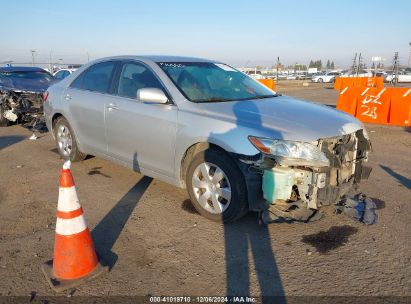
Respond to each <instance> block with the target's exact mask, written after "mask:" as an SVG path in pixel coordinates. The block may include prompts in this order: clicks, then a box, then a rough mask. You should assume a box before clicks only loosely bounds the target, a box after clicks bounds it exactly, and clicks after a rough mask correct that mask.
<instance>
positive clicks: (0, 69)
mask: <svg viewBox="0 0 411 304" xmlns="http://www.w3.org/2000/svg"><path fill="white" fill-rule="evenodd" d="M0 72H10V73H12V72H46V73H47V71H45V70H44V69H42V68H38V67H26V66H13V67H0Z"/></svg>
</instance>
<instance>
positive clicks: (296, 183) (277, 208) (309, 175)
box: [240, 130, 371, 222]
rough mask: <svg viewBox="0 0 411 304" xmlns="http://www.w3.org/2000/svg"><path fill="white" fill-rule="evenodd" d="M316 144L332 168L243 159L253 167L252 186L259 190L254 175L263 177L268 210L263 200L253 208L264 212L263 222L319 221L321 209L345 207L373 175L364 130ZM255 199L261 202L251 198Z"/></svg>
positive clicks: (262, 156) (270, 158)
mask: <svg viewBox="0 0 411 304" xmlns="http://www.w3.org/2000/svg"><path fill="white" fill-rule="evenodd" d="M313 144H314V143H313ZM315 145H316V146H317V147H318V148H319V149H321V151H322V152H323V153H324V154H325V155H326V157H327V158H328V160H329V166H322V167H316V166H315V164H314V166H308V165H299V164H297V165H292V162H290V161H288V160H287V159H285V158H281V157H275V156H272V155H265V154H260V158H259V159H258V160H256V161H252V160H250V159H248V160H245V159H242V158H241V157H240V161H241V162H242V163H246V164H248V165H249V166H250V167H249V169H248V170H247V171H248V174H246V178H247V179H248V183H250V181H251V183H250V184H251V185H255V187H258V182H257V180H258V178H256V177H255V176H254V177H252V175H253V174H257V175H260V180H261V185H260V187H261V188H260V189H262V193H261V192H260V195H262V196H263V198H264V201H265V206H264V207H265V208H266V210H263V211H261V209H262V208H264V207H263V204H262V203H261V201H260V203H257V204H251V206H250V207H251V208H250V209H252V210H253V209H254V210H255V211H260V212H263V214H262V220H263V222H272V221H309V220H315V219H318V218H319V217H320V213H319V212H318V210H319V209H320V208H321V206H324V205H332V204H334V205H338V204H340V206H341V201H344V200H345V199H346V197H347V196H352V195H355V194H358V192H359V187H358V184H359V183H360V181H361V180H362V179H367V178H368V177H369V175H370V173H371V168H370V167H367V166H364V163H365V162H367V158H368V151H369V150H370V149H371V144H370V141H369V140H368V138H367V137H366V135H365V134H364V132H363V130H358V131H356V132H354V133H351V134H347V135H342V136H338V137H332V138H324V139H320V140H318V142H316V143H315ZM243 172H244V169H243ZM247 175H248V177H247ZM261 175H262V177H261ZM251 187H252V186H251ZM254 190H255V189H254ZM252 191H253V190H252ZM249 193H250V189H249ZM251 200H252V201H254V202H255V201H258V199H257V197H255V196H254V197H250V195H249V201H251ZM253 205H254V206H253Z"/></svg>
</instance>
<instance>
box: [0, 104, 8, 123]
mask: <svg viewBox="0 0 411 304" xmlns="http://www.w3.org/2000/svg"><path fill="white" fill-rule="evenodd" d="M4 112H5V110H4V107H3V105H2V104H0V127H7V126H8V125H9V120H8V119H7V118H6V117H4Z"/></svg>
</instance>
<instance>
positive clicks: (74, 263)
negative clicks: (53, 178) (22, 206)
mask: <svg viewBox="0 0 411 304" xmlns="http://www.w3.org/2000/svg"><path fill="white" fill-rule="evenodd" d="M42 270H43V273H44V275H45V276H46V279H47V281H48V283H49V284H50V286H51V288H53V289H54V290H55V291H63V290H67V289H69V288H72V287H74V286H77V285H79V284H80V283H82V282H84V281H87V280H89V279H92V278H94V277H95V276H97V275H99V274H101V273H102V272H103V271H105V270H107V267H104V266H102V264H101V263H100V262H99V260H98V258H97V254H96V251H95V249H94V244H93V240H92V238H91V234H90V231H89V229H88V227H87V224H86V220H85V218H84V214H83V208H82V207H81V205H80V203H79V200H78V198H77V192H76V187H75V185H74V180H73V176H72V175H71V171H70V161H67V162H66V163H64V165H63V169H62V170H61V173H60V187H59V199H58V205H57V222H56V234H55V239H54V259H53V260H52V261H48V262H46V263H45V264H44V265H43V267H42Z"/></svg>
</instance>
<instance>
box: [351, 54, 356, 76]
mask: <svg viewBox="0 0 411 304" xmlns="http://www.w3.org/2000/svg"><path fill="white" fill-rule="evenodd" d="M351 69H352V72H353V75H354V74H355V73H356V71H357V53H355V55H354V59H353V60H352V67H351Z"/></svg>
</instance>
